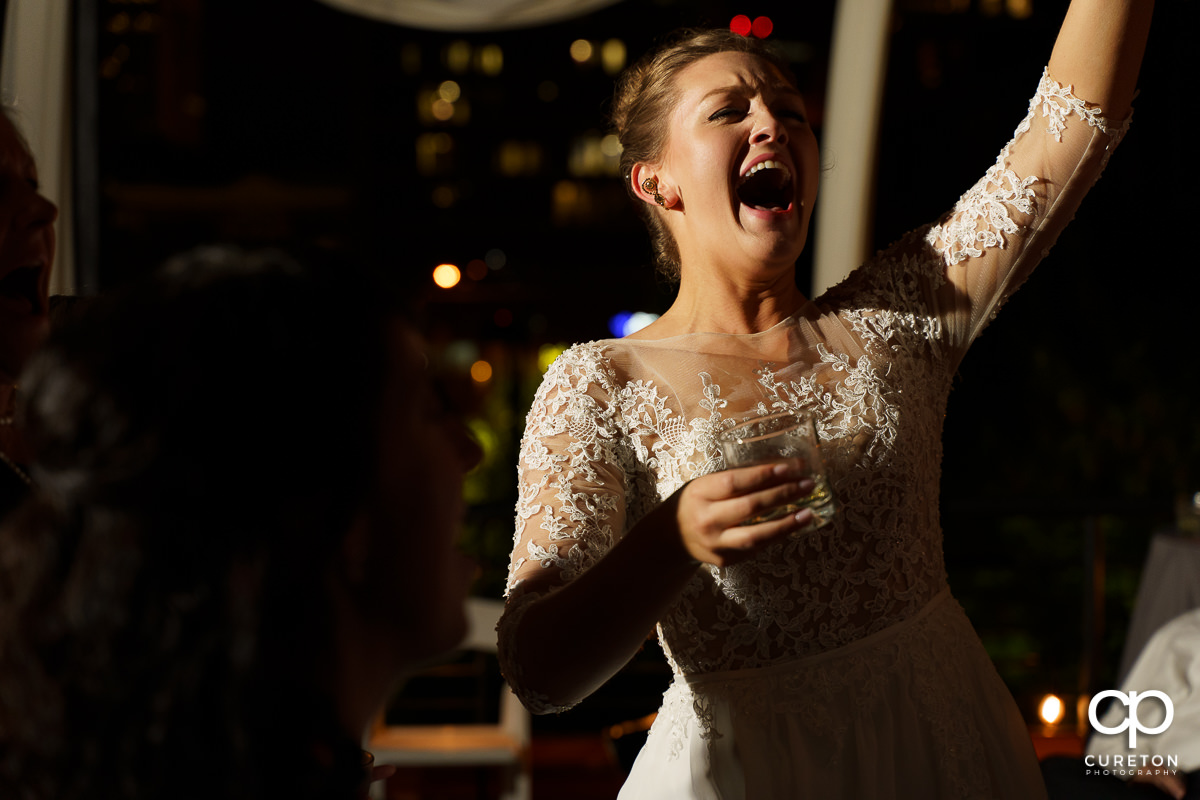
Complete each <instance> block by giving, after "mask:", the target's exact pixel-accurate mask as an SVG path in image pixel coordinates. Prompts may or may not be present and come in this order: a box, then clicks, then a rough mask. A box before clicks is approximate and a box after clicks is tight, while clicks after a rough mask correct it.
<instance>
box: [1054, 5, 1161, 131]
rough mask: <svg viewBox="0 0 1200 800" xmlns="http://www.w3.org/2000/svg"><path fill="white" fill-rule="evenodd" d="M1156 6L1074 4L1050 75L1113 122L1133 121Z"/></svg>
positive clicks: (1064, 21) (1056, 50)
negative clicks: (1133, 105) (1132, 105)
mask: <svg viewBox="0 0 1200 800" xmlns="http://www.w3.org/2000/svg"><path fill="white" fill-rule="evenodd" d="M1153 10H1154V0H1072V2H1071V6H1070V8H1069V9H1067V16H1066V18H1065V19H1064V20H1063V24H1062V28H1061V29H1060V30H1059V33H1058V39H1057V40H1056V41H1055V43H1054V52H1053V53H1052V54H1051V56H1050V74H1051V75H1052V76H1053V77H1054V79H1055V80H1057V81H1058V82H1059V83H1063V84H1070V85H1071V86H1072V87H1073V88H1074V90H1075V95H1076V97H1080V98H1082V99H1084V100H1086V101H1087V102H1089V103H1092V104H1094V105H1096V106H1099V108H1100V109H1101V110H1102V111H1103V112H1104V114H1105V116H1107V117H1108V118H1109V119H1112V120H1122V119H1125V118H1126V117H1127V116H1129V108H1130V103H1131V102H1132V101H1133V95H1134V92H1135V91H1136V89H1137V77H1138V70H1139V69H1140V67H1141V64H1142V55H1143V53H1144V52H1145V50H1146V37H1147V36H1148V34H1149V32H1150V16H1151V14H1152V12H1153Z"/></svg>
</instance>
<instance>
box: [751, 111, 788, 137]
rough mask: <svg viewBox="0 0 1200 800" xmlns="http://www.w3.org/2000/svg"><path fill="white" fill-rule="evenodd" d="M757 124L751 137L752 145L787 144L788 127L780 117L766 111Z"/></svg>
mask: <svg viewBox="0 0 1200 800" xmlns="http://www.w3.org/2000/svg"><path fill="white" fill-rule="evenodd" d="M755 122H756V124H755V125H754V128H753V132H752V133H751V135H750V144H767V143H769V142H778V143H779V144H787V140H788V133H787V127H786V126H785V125H784V124H783V121H782V120H780V119H779V117H777V116H775V115H774V114H772V113H771V112H770V111H764V112H762V113H761V114H760V115H759V117H758V119H757V120H756V121H755Z"/></svg>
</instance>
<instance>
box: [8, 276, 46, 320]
mask: <svg viewBox="0 0 1200 800" xmlns="http://www.w3.org/2000/svg"><path fill="white" fill-rule="evenodd" d="M41 279H42V270H41V268H40V267H36V266H30V267H18V268H17V269H14V270H13V271H12V272H9V273H8V274H7V275H5V276H4V277H3V278H0V297H6V298H8V299H10V300H16V301H18V302H21V301H24V302H28V303H29V309H30V311H31V312H32V313H34V314H42V313H45V311H46V309H45V308H44V307H43V306H42V293H41V291H40V290H39V284H40V283H41Z"/></svg>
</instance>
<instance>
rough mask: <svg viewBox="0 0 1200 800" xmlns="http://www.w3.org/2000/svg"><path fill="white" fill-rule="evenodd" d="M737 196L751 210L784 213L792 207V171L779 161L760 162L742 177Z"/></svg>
mask: <svg viewBox="0 0 1200 800" xmlns="http://www.w3.org/2000/svg"><path fill="white" fill-rule="evenodd" d="M737 196H738V200H740V201H741V202H742V203H743V204H745V205H748V206H750V207H751V208H761V209H763V210H766V211H786V210H787V209H789V208H791V205H792V197H793V189H792V171H791V170H789V169H788V168H787V167H786V166H785V165H784V164H783V162H781V161H760V162H759V163H757V164H755V165H754V166H753V167H751V168H750V170H749V171H748V172H747V173H746V174H745V175H743V176H742V179H741V181H740V182H739V183H738V187H737Z"/></svg>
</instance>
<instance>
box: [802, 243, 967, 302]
mask: <svg viewBox="0 0 1200 800" xmlns="http://www.w3.org/2000/svg"><path fill="white" fill-rule="evenodd" d="M930 227H931V226H930V225H925V226H922V227H920V228H917V229H915V230H913V231H910V232H909V233H907V234H906V235H905V236H903V237H901V238H900V239H899V240H897V241H896V242H893V243H892V244H891V245H890V246H888V247H887V248H885V249H883V250H880V251H879V252H877V253H876V254H875V255H874V256H873V257H871V258H870V259H868V260H867V261H866V262H865V263H864V264H863V265H862V266H860V267H858V268H857V269H855V270H854V271H853V272H851V273H850V274H849V275H847V276H846V277H845V278H844V279H843V280H842V281H841V282H839V283H838V284H837V285H835V286H833V287H832V288H830V289H829V290H827V291H826V292H825V293H823V294H822V295H821V296H820V297H818V298H817V299H816V302H817V304H818V305H820V306H822V307H824V308H826V309H829V310H831V311H834V312H842V311H857V310H863V309H880V308H889V309H898V308H905V309H906V310H914V309H912V308H910V307H911V306H912V305H913V304H914V303H920V302H921V300H923V298H924V297H926V296H927V292H928V291H930V290H936V289H937V288H938V287H939V286H940V285H941V284H942V283H944V281H945V273H944V271H943V270H942V268H941V261H940V259H939V257H938V255H937V253H936V252H935V251H934V250H933V248H932V247H930V245H929V243H928V241H927V239H928V233H929V230H930Z"/></svg>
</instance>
